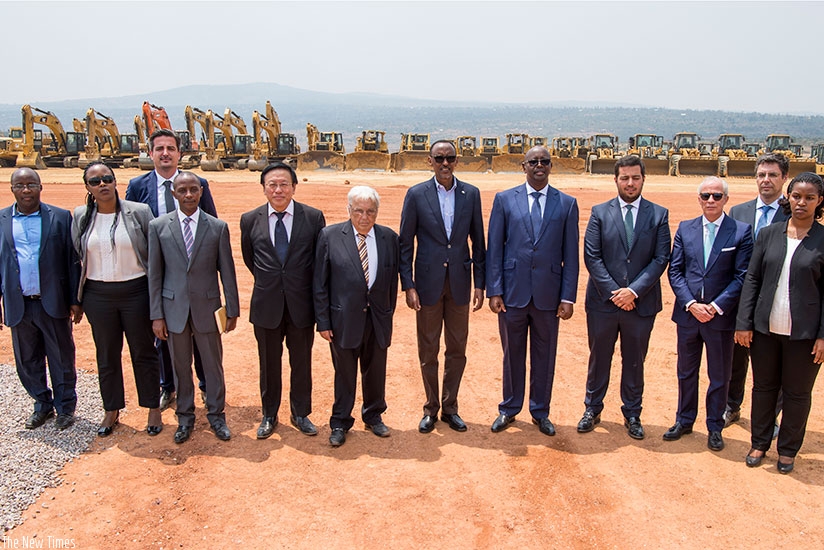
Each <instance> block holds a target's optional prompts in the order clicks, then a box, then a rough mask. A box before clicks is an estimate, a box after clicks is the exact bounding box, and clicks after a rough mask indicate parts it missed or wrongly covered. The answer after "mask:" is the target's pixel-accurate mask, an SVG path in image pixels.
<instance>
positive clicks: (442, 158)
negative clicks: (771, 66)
mask: <svg viewBox="0 0 824 550" xmlns="http://www.w3.org/2000/svg"><path fill="white" fill-rule="evenodd" d="M457 158H458V157H457V156H455V155H448V156H443V155H438V156H437V157H432V160H434V161H435V162H436V163H437V164H443V161H446V162H448V163H449V164H452V163H453V162H455V160H457Z"/></svg>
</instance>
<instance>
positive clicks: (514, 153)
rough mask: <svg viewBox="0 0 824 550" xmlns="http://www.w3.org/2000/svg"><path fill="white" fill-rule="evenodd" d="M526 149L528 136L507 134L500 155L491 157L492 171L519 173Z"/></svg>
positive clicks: (527, 147)
mask: <svg viewBox="0 0 824 550" xmlns="http://www.w3.org/2000/svg"><path fill="white" fill-rule="evenodd" d="M528 149H529V134H507V135H506V143H505V144H504V146H503V150H502V151H501V154H500V155H496V156H494V157H492V171H493V172H521V171H522V170H523V167H522V165H521V163H523V161H524V154H526V152H527V150H528Z"/></svg>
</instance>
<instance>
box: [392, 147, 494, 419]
mask: <svg viewBox="0 0 824 550" xmlns="http://www.w3.org/2000/svg"><path fill="white" fill-rule="evenodd" d="M429 164H430V166H432V170H433V171H434V172H435V175H434V176H433V177H432V178H431V179H429V180H427V181H425V182H423V183H419V184H417V185H415V186H413V187H411V188H410V189H409V191H408V192H407V193H406V198H405V199H404V202H403V210H402V212H401V227H400V273H401V288H402V289H403V290H404V291H405V292H406V305H407V306H409V307H410V308H411V309H414V310H415V312H416V314H415V318H416V322H417V332H418V359H419V360H420V364H421V374H422V375H423V386H424V391H425V393H426V403H425V404H424V406H423V414H424V416H423V419H421V421H420V424H419V425H418V431H420V432H421V433H429V432H431V431H432V430H433V429H434V428H435V422H437V419H438V411H439V410H440V411H441V420H443V421H444V422H446V423H447V424H448V425H449V427H450V428H452V429H453V430H456V431H459V432H464V431H466V424H465V423H464V421H463V420H462V419H461V417H460V416H458V389H459V387H460V385H461V378H462V377H463V372H464V367H465V366H466V341H467V336H468V334H469V301H470V295H471V299H472V311H478V310H479V309H480V308H481V306H483V303H484V290H483V289H484V280H485V273H484V262H485V256H486V251H485V249H484V224H483V216H482V214H481V193H480V191H478V188H477V187H475V186H472V185H469V184H468V183H465V182H463V181H461V180H459V179H458V178H456V177H455V176H454V175H453V172H454V171H455V166H456V165H457V164H458V157H457V153H456V151H455V147H454V146H453V145H452V143H451V142H449V141H445V140H441V141H436V142H435V143H433V144H432V147H431V148H430V149H429ZM416 240H417V253H415V241H416ZM470 240H471V241H472V252H471V255H470V249H469V244H468V241H470ZM413 255H414V262H413ZM413 263H414V270H413ZM473 275H474V279H475V285H474V290H473V285H472V276H473ZM442 329H443V331H444V332H445V335H444V341H445V344H446V349H445V351H444V369H443V393H442V394H441V393H440V388H439V386H440V384H439V382H438V351H439V350H438V348H439V344H440V341H441V330H442Z"/></svg>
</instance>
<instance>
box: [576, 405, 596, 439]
mask: <svg viewBox="0 0 824 550" xmlns="http://www.w3.org/2000/svg"><path fill="white" fill-rule="evenodd" d="M600 423H601V413H598V414H595V411H593V410H592V409H587V410H585V411H584V416H582V417H581V421H580V422H578V433H579V434H585V433H588V432H591V431H592V430H594V429H595V425H596V424H600Z"/></svg>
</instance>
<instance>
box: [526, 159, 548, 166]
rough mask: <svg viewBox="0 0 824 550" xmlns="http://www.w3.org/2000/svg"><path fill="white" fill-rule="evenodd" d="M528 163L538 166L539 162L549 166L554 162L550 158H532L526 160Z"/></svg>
mask: <svg viewBox="0 0 824 550" xmlns="http://www.w3.org/2000/svg"><path fill="white" fill-rule="evenodd" d="M526 163H527V164H528V165H530V166H538V165H539V164H540V165H541V166H549V165H551V164H552V161H551V160H550V159H530V160H528V161H526Z"/></svg>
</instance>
